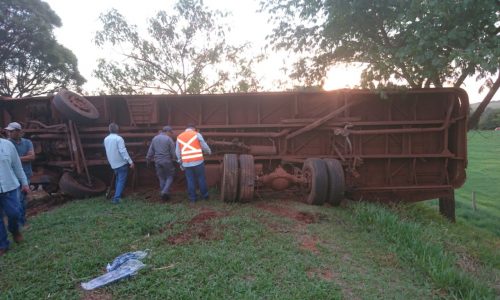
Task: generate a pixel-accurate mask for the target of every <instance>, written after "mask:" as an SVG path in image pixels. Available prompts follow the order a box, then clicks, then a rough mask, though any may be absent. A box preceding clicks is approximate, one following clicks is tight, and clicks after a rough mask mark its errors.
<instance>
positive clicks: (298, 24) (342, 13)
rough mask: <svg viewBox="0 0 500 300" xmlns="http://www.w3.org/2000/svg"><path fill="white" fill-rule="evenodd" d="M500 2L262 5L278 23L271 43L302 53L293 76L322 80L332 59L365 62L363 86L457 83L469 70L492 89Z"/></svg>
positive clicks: (287, 0)
mask: <svg viewBox="0 0 500 300" xmlns="http://www.w3.org/2000/svg"><path fill="white" fill-rule="evenodd" d="M499 3H500V2H499V1H497V0H476V1H471V0H421V1H415V0H379V1H372V0H352V1H342V0H265V1H263V2H262V7H263V9H264V10H267V11H268V12H269V13H270V14H271V16H272V17H271V18H272V20H273V22H274V24H275V25H276V27H275V28H274V30H273V33H272V34H271V36H270V37H269V41H270V43H271V45H273V47H274V48H276V49H286V50H291V51H293V52H296V53H299V54H301V55H302V57H301V59H300V60H299V61H298V62H297V63H296V64H295V72H294V73H293V74H292V76H294V77H295V78H298V79H302V80H303V82H304V83H306V84H317V83H318V82H321V81H322V80H324V78H325V76H326V72H327V70H328V68H329V67H330V66H332V65H333V64H336V63H353V62H356V63H358V62H360V63H364V64H365V66H366V68H365V69H364V71H363V74H362V81H361V85H362V87H369V88H374V87H377V86H387V85H391V84H395V83H396V84H398V83H399V84H403V85H406V86H409V87H413V88H421V87H432V86H434V87H441V86H443V85H445V84H446V85H453V86H456V87H460V86H461V85H462V84H463V82H464V80H465V79H466V78H467V77H469V76H473V75H478V77H479V78H478V79H485V78H489V79H490V80H489V81H487V83H489V85H490V87H492V86H493V87H494V86H495V85H494V84H493V81H492V80H491V76H493V75H495V73H499V72H498V70H499V67H500V38H499V33H500V28H499V27H500V25H499V24H500V9H499V7H500V5H499ZM497 81H498V79H497ZM497 88H498V87H497ZM493 94H494V93H493ZM488 101H489V100H488Z"/></svg>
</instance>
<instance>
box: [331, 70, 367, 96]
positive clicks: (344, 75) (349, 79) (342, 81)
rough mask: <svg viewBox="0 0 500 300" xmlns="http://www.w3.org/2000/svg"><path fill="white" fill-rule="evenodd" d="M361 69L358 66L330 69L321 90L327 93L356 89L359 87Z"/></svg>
mask: <svg viewBox="0 0 500 300" xmlns="http://www.w3.org/2000/svg"><path fill="white" fill-rule="evenodd" d="M361 71H362V68H361V66H360V65H339V66H334V67H332V68H331V69H330V70H329V71H328V72H327V75H326V80H325V84H324V85H323V89H325V90H327V91H331V90H336V89H345V88H356V87H358V86H359V85H360V80H361Z"/></svg>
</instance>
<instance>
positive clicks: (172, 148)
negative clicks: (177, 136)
mask: <svg viewBox="0 0 500 300" xmlns="http://www.w3.org/2000/svg"><path fill="white" fill-rule="evenodd" d="M168 143H169V147H168V150H169V153H170V156H171V157H172V160H173V161H177V153H176V149H175V144H174V140H172V139H169V140H168Z"/></svg>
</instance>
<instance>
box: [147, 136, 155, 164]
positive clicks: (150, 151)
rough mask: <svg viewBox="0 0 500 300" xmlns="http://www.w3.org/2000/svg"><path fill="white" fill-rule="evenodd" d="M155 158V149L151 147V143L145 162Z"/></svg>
mask: <svg viewBox="0 0 500 300" xmlns="http://www.w3.org/2000/svg"><path fill="white" fill-rule="evenodd" d="M154 156H155V149H154V147H153V141H151V144H150V145H149V149H148V153H147V154H146V161H147V162H148V163H149V162H150V161H151V160H152V159H153V157H154Z"/></svg>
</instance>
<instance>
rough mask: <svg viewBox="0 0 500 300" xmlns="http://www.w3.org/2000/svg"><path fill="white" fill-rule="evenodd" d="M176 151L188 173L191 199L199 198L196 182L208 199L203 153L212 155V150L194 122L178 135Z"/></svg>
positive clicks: (205, 198)
mask: <svg viewBox="0 0 500 300" xmlns="http://www.w3.org/2000/svg"><path fill="white" fill-rule="evenodd" d="M175 153H176V155H177V158H178V161H179V165H180V166H181V169H184V174H185V175H186V181H187V186H188V196H189V201H190V202H191V203H195V202H196V200H197V195H196V183H198V187H199V188H200V194H201V198H202V199H204V200H207V199H208V188H207V183H206V180H205V164H204V160H203V153H205V154H207V155H210V154H211V153H212V151H211V150H210V147H208V145H207V143H206V142H205V140H204V139H203V136H202V135H201V134H200V133H199V132H198V131H197V130H196V127H195V126H194V125H193V124H189V125H188V126H187V128H186V130H185V131H184V132H182V133H181V134H179V135H178V136H177V142H176V147H175Z"/></svg>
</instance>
